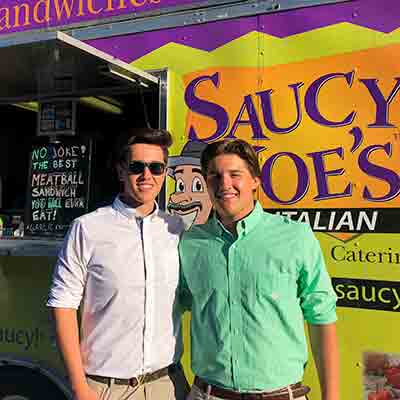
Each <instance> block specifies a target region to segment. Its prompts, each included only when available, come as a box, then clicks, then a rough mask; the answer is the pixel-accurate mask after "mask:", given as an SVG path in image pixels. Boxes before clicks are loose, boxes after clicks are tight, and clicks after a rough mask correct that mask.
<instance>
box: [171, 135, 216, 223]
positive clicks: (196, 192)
mask: <svg viewBox="0 0 400 400" xmlns="http://www.w3.org/2000/svg"><path fill="white" fill-rule="evenodd" d="M205 146H206V143H203V142H194V141H189V142H187V143H186V145H185V147H184V148H183V150H182V153H181V154H180V155H179V156H173V157H169V161H168V175H169V176H170V177H171V178H173V179H174V180H175V191H174V193H172V194H171V196H170V198H169V201H168V206H167V208H168V210H169V212H170V213H171V214H176V215H179V216H180V217H182V218H183V221H184V222H185V226H186V227H187V228H189V227H190V226H191V225H193V224H204V223H205V222H206V221H207V219H208V217H209V215H210V212H211V209H212V205H211V201H210V198H209V196H208V192H207V186H206V181H205V180H204V178H203V175H202V174H201V167H200V157H201V152H202V151H203V149H204V148H205Z"/></svg>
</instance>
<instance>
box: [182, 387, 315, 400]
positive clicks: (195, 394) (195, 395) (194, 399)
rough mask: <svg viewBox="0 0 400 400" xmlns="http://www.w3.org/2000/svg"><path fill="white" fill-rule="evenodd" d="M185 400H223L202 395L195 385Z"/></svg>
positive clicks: (304, 397) (305, 399) (301, 399)
mask: <svg viewBox="0 0 400 400" xmlns="http://www.w3.org/2000/svg"><path fill="white" fill-rule="evenodd" d="M187 400H223V399H221V398H220V397H215V396H210V395H208V394H207V393H204V392H203V391H202V390H200V389H199V388H198V387H197V386H196V385H193V386H192V390H191V391H190V393H189V396H188V398H187ZM295 400H307V397H306V396H301V397H297V398H296V399H295Z"/></svg>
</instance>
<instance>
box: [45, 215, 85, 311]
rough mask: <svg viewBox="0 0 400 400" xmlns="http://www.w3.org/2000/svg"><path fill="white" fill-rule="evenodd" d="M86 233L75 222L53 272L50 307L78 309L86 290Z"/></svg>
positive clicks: (48, 303) (48, 304) (48, 301)
mask: <svg viewBox="0 0 400 400" xmlns="http://www.w3.org/2000/svg"><path fill="white" fill-rule="evenodd" d="M84 248H85V241H84V233H83V227H82V225H81V223H80V222H79V221H74V223H73V224H72V226H71V228H70V230H69V232H68V233H67V235H66V237H65V240H64V244H63V247H62V248H61V250H60V252H59V255H58V259H57V263H56V265H55V268H54V272H53V279H52V283H51V285H50V291H49V296H48V299H47V304H46V305H47V306H48V307H56V308H57V307H62V308H73V309H77V308H78V307H79V304H80V302H81V299H82V296H83V291H84V288H85V281H86V274H87V265H86V262H85V260H84Z"/></svg>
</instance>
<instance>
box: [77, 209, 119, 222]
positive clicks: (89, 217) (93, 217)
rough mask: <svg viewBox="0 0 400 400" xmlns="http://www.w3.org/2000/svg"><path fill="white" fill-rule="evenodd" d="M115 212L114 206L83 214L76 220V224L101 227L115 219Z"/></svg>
mask: <svg viewBox="0 0 400 400" xmlns="http://www.w3.org/2000/svg"><path fill="white" fill-rule="evenodd" d="M114 215H115V210H114V209H113V207H112V205H109V206H105V207H100V208H98V209H96V210H94V211H91V212H89V213H86V214H83V215H81V216H80V217H78V218H75V219H74V224H76V225H81V226H85V227H90V226H92V225H96V226H99V225H101V224H103V223H108V222H109V221H110V219H112V218H114Z"/></svg>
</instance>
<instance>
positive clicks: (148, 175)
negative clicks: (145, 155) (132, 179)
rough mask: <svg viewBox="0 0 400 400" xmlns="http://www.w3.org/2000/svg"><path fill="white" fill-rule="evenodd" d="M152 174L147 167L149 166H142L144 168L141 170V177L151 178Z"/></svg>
mask: <svg viewBox="0 0 400 400" xmlns="http://www.w3.org/2000/svg"><path fill="white" fill-rule="evenodd" d="M152 176H153V175H152V173H151V172H150V169H149V167H148V166H147V165H146V166H145V167H144V170H143V177H144V178H151V177H152Z"/></svg>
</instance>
